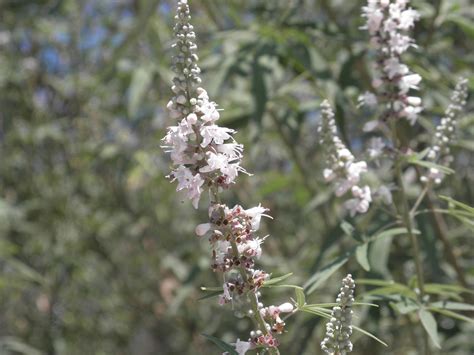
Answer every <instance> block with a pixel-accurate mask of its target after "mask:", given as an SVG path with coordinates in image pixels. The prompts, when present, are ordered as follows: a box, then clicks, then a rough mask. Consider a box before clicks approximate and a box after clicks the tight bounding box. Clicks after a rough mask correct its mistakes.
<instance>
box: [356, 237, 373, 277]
mask: <svg viewBox="0 0 474 355" xmlns="http://www.w3.org/2000/svg"><path fill="white" fill-rule="evenodd" d="M368 248H369V244H368V243H364V244H361V245H359V246H358V247H357V248H356V253H355V255H356V260H357V262H358V263H359V265H360V266H362V268H363V269H364V270H365V271H370V264H369V258H368V257H367V252H368Z"/></svg>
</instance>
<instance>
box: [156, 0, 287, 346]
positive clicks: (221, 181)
mask: <svg viewBox="0 0 474 355" xmlns="http://www.w3.org/2000/svg"><path fill="white" fill-rule="evenodd" d="M190 18H191V17H190V12H189V6H188V3H187V0H178V5H177V15H176V17H175V19H176V25H175V28H174V32H175V35H176V38H177V41H176V43H175V44H174V47H175V48H177V52H178V54H177V55H176V56H174V57H173V63H174V65H173V70H174V72H175V73H176V77H175V78H174V79H173V84H174V85H173V87H172V90H173V92H174V96H173V98H172V99H171V100H170V101H169V103H168V105H167V107H168V109H169V112H170V116H171V117H172V118H174V119H177V120H178V124H177V125H175V126H171V127H169V128H168V132H167V134H166V136H165V137H164V138H163V141H164V143H165V144H164V148H166V149H167V151H168V152H170V153H171V159H172V161H173V165H174V166H173V169H172V172H171V174H170V178H171V179H172V180H173V181H174V180H177V182H178V187H177V191H180V190H184V191H185V192H186V194H187V197H188V198H189V199H190V200H192V204H193V205H194V207H195V208H197V207H198V203H199V199H200V196H201V193H202V191H203V190H204V189H209V191H210V192H211V199H212V200H211V204H210V207H209V222H208V223H203V224H200V225H198V226H197V227H196V234H197V235H198V236H200V237H203V236H208V238H209V242H210V243H211V246H212V265H211V268H212V270H213V271H216V272H220V273H222V275H223V279H224V281H223V285H222V289H223V292H222V294H221V295H220V297H219V303H220V304H221V305H224V304H226V303H230V302H232V305H233V306H234V307H235V308H237V307H239V308H244V307H245V309H246V310H247V311H246V314H247V316H249V317H250V318H252V319H253V321H254V323H255V324H256V329H255V330H252V331H251V332H250V337H249V339H248V341H241V340H240V339H238V340H237V342H236V343H235V344H234V346H235V350H236V351H237V353H238V354H240V355H243V354H245V353H246V352H247V351H248V350H251V349H265V350H266V351H267V352H268V353H270V354H278V349H277V348H278V345H279V342H278V339H276V337H275V335H276V334H281V333H282V332H283V331H284V329H285V322H284V321H283V320H282V319H281V317H280V314H282V313H289V312H292V311H293V305H292V304H290V303H283V304H282V305H280V306H268V307H265V306H264V305H263V303H261V302H260V298H261V294H260V291H259V290H260V288H261V287H262V286H263V284H264V282H265V281H266V280H268V279H269V278H270V275H269V274H268V273H266V272H265V271H262V270H259V269H257V268H256V266H255V263H256V261H257V260H258V259H259V258H260V256H261V254H262V249H261V245H262V243H263V241H264V239H265V238H260V237H258V236H257V235H256V233H257V232H258V229H259V227H260V220H261V218H262V216H266V217H269V216H267V215H266V214H265V212H266V211H267V209H266V208H264V207H262V206H261V205H258V206H257V207H254V208H250V209H244V208H242V207H241V206H239V205H237V206H235V207H233V208H229V207H228V206H226V205H225V204H221V203H220V202H219V192H220V190H221V189H222V188H226V187H228V186H229V185H231V184H232V183H233V182H234V180H235V178H236V177H237V175H238V174H239V173H240V172H244V173H246V171H245V170H244V169H243V168H242V167H241V166H240V161H241V158H242V152H243V146H242V145H240V144H237V143H236V142H235V140H234V139H233V137H232V136H233V134H234V133H235V132H234V130H232V129H229V128H223V127H219V126H218V125H217V124H216V121H217V120H218V119H219V112H218V110H217V105H216V104H215V103H214V102H212V101H210V99H209V96H208V94H207V92H206V91H205V90H204V89H203V88H201V87H200V84H201V79H200V77H199V74H200V69H199V67H198V65H197V60H198V57H197V55H196V49H197V47H196V44H195V43H194V40H195V37H196V36H195V33H194V32H193V26H192V25H191V24H190V23H189V20H190ZM236 314H237V313H236ZM239 314H241V313H239Z"/></svg>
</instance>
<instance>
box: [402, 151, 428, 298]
mask: <svg viewBox="0 0 474 355" xmlns="http://www.w3.org/2000/svg"><path fill="white" fill-rule="evenodd" d="M395 171H396V175H397V181H398V187H399V188H400V196H401V203H402V219H403V223H404V224H405V227H406V229H407V231H408V236H409V237H410V242H411V245H412V248H413V259H414V260H415V266H416V276H417V279H418V287H419V289H420V299H421V300H423V297H424V295H425V281H424V277H423V266H422V261H421V255H420V247H419V245H418V239H417V238H416V236H415V235H414V234H413V223H412V218H411V216H410V208H409V206H408V199H407V196H406V191H405V185H404V184H403V177H402V169H401V166H400V159H399V157H397V159H396V161H395Z"/></svg>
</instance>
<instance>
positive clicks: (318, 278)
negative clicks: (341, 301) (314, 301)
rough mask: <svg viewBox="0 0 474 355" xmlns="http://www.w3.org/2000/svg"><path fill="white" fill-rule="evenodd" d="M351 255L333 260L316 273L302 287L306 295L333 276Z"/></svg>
mask: <svg viewBox="0 0 474 355" xmlns="http://www.w3.org/2000/svg"><path fill="white" fill-rule="evenodd" d="M351 254H352V253H346V254H345V255H342V256H340V257H339V258H337V259H335V260H333V261H332V262H331V263H329V264H328V265H326V266H324V267H323V268H322V269H321V270H319V271H317V272H316V273H315V274H314V275H313V276H312V277H311V278H310V279H309V280H308V281H307V282H306V283H305V285H304V286H303V287H304V289H305V290H306V294H307V295H309V294H311V293H313V292H314V291H315V290H316V289H317V288H318V287H319V286H320V285H321V284H322V283H324V282H325V281H326V280H327V279H328V278H329V277H330V276H331V275H332V274H334V273H335V272H336V271H337V270H338V269H339V268H340V267H341V266H342V265H344V264H345V263H346V262H347V260H348V259H349V256H350V255H351Z"/></svg>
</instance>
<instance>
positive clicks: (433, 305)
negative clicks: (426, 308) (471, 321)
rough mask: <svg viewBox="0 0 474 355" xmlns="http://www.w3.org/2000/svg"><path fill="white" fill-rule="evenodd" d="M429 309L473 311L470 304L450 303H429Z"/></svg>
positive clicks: (473, 307) (473, 306)
mask: <svg viewBox="0 0 474 355" xmlns="http://www.w3.org/2000/svg"><path fill="white" fill-rule="evenodd" d="M430 308H438V309H450V310H454V311H474V305H472V304H467V303H461V302H451V301H439V302H433V303H430Z"/></svg>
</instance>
